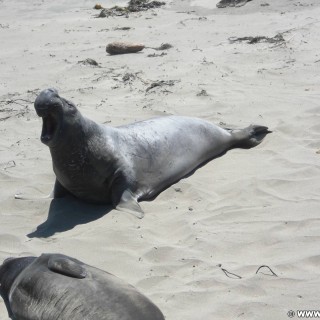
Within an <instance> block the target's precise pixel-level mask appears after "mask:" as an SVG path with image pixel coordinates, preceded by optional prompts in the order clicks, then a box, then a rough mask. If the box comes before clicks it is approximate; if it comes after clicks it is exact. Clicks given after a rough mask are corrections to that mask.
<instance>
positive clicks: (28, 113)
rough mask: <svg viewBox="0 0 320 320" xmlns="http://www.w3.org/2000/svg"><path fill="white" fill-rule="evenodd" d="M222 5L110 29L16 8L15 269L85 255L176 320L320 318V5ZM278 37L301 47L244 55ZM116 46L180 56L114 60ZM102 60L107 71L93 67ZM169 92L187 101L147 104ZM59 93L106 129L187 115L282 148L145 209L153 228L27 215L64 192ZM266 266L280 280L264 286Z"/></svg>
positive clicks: (8, 62)
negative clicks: (57, 168)
mask: <svg viewBox="0 0 320 320" xmlns="http://www.w3.org/2000/svg"><path fill="white" fill-rule="evenodd" d="M217 2H218V1H217V0H210V1H209V0H203V1H202V0H201V1H200V0H194V1H187V0H185V1H183V0H176V1H172V2H168V3H167V5H166V6H165V7H163V8H160V9H156V10H151V11H148V12H143V13H135V14H132V15H130V16H129V18H125V17H110V18H104V19H96V18H94V16H95V15H96V14H97V13H98V11H96V10H93V9H92V7H93V6H94V4H95V1H85V0H78V1H69V0H68V1H66V0H65V1H49V0H42V1H40V0H33V1H29V0H20V1H11V0H0V7H1V10H0V22H1V25H0V39H1V50H0V74H1V78H0V100H1V101H0V133H1V137H0V179H1V193H0V208H1V210H0V221H1V222H0V262H2V261H3V259H5V258H7V257H9V256H23V255H39V254H41V253H42V252H59V253H63V254H67V255H71V256H73V257H76V258H78V259H80V260H83V261H84V262H86V263H88V264H91V265H93V266H96V267H99V268H101V269H104V270H106V271H109V272H111V273H113V274H115V275H117V276H118V277H120V278H122V279H123V280H125V281H127V282H129V283H131V284H133V285H134V286H136V287H137V288H138V289H140V290H141V291H142V292H143V293H144V294H146V295H147V296H148V297H150V298H151V299H152V300H153V301H154V302H155V303H156V304H157V305H158V306H159V307H160V309H161V310H162V311H163V313H164V314H165V316H166V319H167V320H179V319H184V320H195V319H197V320H198V319H238V318H239V319H287V312H288V310H291V309H292V310H297V309H317V308H319V298H320V294H319V286H320V277H319V276H320V268H319V265H320V251H319V229H320V220H319V208H320V184H319V181H320V166H319V157H320V154H319V149H320V142H319V138H320V134H319V129H320V125H319V123H320V121H319V98H320V96H319V89H320V87H319V83H320V72H319V70H320V69H319V65H320V51H319V43H320V33H319V27H320V19H319V17H320V3H319V1H318V0H304V1H298V0H278V1H268V0H263V1H262V0H253V1H251V2H249V3H248V4H247V5H245V6H243V7H240V8H227V9H217V8H216V7H215V5H216V3H217ZM112 3H115V2H110V1H108V2H107V1H105V2H103V3H102V4H103V5H104V6H111V5H112ZM266 3H268V4H269V5H268V6H267V5H265V4H266ZM122 27H131V29H130V30H126V31H125V30H115V28H122ZM277 33H282V35H283V38H284V39H285V42H283V43H266V42H262V43H256V44H248V43H246V42H235V43H230V42H229V40H228V39H229V38H230V37H246V36H267V37H274V36H275V35H276V34H277ZM112 41H131V42H138V43H143V44H145V45H146V46H150V47H157V46H159V45H161V43H170V44H172V45H173V46H174V48H172V49H170V50H167V51H163V52H165V53H167V55H163V56H158V57H157V56H156V57H148V55H149V54H153V53H156V54H161V52H156V51H154V50H152V49H144V50H143V51H142V52H141V53H137V54H129V55H119V56H109V55H108V54H106V52H105V46H106V44H107V43H109V42H112ZM87 58H91V59H94V60H96V61H97V62H98V63H99V64H100V66H99V67H93V66H91V65H85V64H82V63H78V62H79V61H83V60H85V59H87ZM126 74H131V77H130V76H129V80H127V81H125V80H124V79H123V77H124V76H125V75H126ZM126 78H128V75H127V77H125V79H126ZM160 80H164V81H169V80H174V85H172V86H162V87H155V88H153V89H151V90H149V91H148V92H146V89H147V88H148V87H149V86H150V85H151V84H152V83H153V82H154V81H160ZM47 87H55V88H57V89H58V90H59V92H60V94H61V95H62V96H64V97H66V98H68V99H70V100H73V101H74V102H75V103H76V104H77V105H78V106H79V109H80V110H81V112H82V113H83V114H84V115H86V116H88V117H90V118H92V119H94V120H96V121H97V122H100V123H102V122H104V123H107V124H110V125H120V124H126V123H130V122H133V121H136V120H141V119H146V118H149V117H152V116H157V115H168V114H175V115H188V116H196V117H200V118H203V119H207V120H210V121H213V122H215V123H218V124H219V123H221V124H222V125H226V126H232V127H244V126H247V125H249V124H251V123H257V124H262V125H268V126H269V127H270V128H271V129H272V130H273V131H274V133H273V134H271V135H269V136H267V137H266V138H265V140H264V141H263V143H262V144H261V145H259V146H258V147H256V148H254V149H251V150H242V149H235V150H232V151H230V152H228V153H227V154H226V155H224V156H223V157H221V158H219V159H216V160H214V161H212V162H210V163H208V164H207V165H206V166H204V167H202V168H201V169H199V170H198V171H197V172H196V173H195V174H194V175H192V176H191V177H189V178H187V179H184V180H181V181H180V182H179V183H177V184H176V185H174V186H172V187H170V188H169V189H167V190H166V191H165V192H163V193H162V194H161V195H160V196H158V197H157V198H156V199H155V200H154V201H152V202H143V203H142V204H141V206H142V208H143V209H144V210H145V212H146V215H145V218H144V219H142V220H138V219H136V218H135V217H133V216H131V215H128V214H126V213H122V212H117V211H115V210H112V211H111V212H109V213H108V214H107V215H104V213H105V208H104V207H102V206H101V207H96V206H91V205H87V204H83V203H81V202H79V201H76V200H70V199H68V200H66V199H61V200H55V201H51V200H42V201H19V200H14V198H13V195H14V194H15V193H16V192H17V191H20V192H23V193H29V194H31V193H34V194H36V195H40V194H43V195H44V194H47V193H49V192H50V189H51V187H52V183H53V181H54V175H53V172H52V169H51V158H50V154H49V150H48V148H47V147H46V146H44V145H43V144H41V142H40V140H39V136H40V131H41V119H39V118H38V117H37V116H36V113H35V111H34V109H33V101H34V99H35V97H36V94H37V93H38V92H39V91H40V90H42V89H45V88H47ZM202 90H205V91H202ZM201 91H202V93H205V92H206V93H207V95H205V94H202V95H198V94H199V93H200V92H201ZM48 213H49V218H48ZM38 226H39V227H38ZM37 228H38V229H37ZM262 265H267V266H269V267H270V268H271V269H272V270H273V271H274V272H275V273H276V275H277V276H275V275H272V273H271V272H270V271H269V270H268V269H267V268H264V269H261V270H260V272H258V274H256V271H257V269H258V268H259V267H260V266H262ZM228 272H231V273H232V274H231V273H228ZM0 319H7V312H6V309H5V306H4V304H3V302H2V300H1V301H0Z"/></svg>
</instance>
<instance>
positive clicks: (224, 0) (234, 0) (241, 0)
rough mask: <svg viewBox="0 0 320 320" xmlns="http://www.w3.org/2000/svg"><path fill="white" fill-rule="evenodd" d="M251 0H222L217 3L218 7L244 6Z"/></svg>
mask: <svg viewBox="0 0 320 320" xmlns="http://www.w3.org/2000/svg"><path fill="white" fill-rule="evenodd" d="M249 1H251V0H221V1H220V2H219V3H217V7H218V8H227V7H242V6H244V5H245V4H246V3H247V2H249Z"/></svg>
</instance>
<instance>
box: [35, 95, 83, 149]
mask: <svg viewBox="0 0 320 320" xmlns="http://www.w3.org/2000/svg"><path fill="white" fill-rule="evenodd" d="M34 108H35V109H36V112H37V115H38V116H39V117H41V118H42V121H43V124H42V133H41V142H42V143H44V144H46V145H47V146H49V147H53V146H54V145H55V144H56V143H57V142H58V138H59V136H60V134H61V131H62V130H63V123H65V122H66V121H67V120H68V118H71V119H72V118H73V117H74V115H75V114H76V113H77V108H76V107H75V105H74V104H73V103H72V102H70V101H67V100H66V99H64V98H61V97H60V96H59V94H58V91H57V90H55V89H46V90H43V91H41V92H40V94H39V95H38V97H37V98H36V101H35V102H34Z"/></svg>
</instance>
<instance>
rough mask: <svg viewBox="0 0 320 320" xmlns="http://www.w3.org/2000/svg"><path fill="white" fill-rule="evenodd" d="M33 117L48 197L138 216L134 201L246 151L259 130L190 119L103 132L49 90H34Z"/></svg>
mask: <svg viewBox="0 0 320 320" xmlns="http://www.w3.org/2000/svg"><path fill="white" fill-rule="evenodd" d="M35 110H36V112H37V114H38V115H39V116H40V117H42V118H43V129H42V134H41V141H42V142H43V143H44V144H46V145H48V147H49V148H50V152H51V156H52V162H53V170H54V173H55V174H56V183H55V188H54V192H53V196H54V197H56V198H57V197H62V196H64V195H66V194H67V193H71V194H72V195H74V196H75V197H77V198H80V199H83V200H86V201H89V202H95V203H111V204H113V206H114V207H115V208H117V209H120V210H124V211H129V212H132V213H134V214H136V215H137V216H138V217H142V216H143V213H142V210H141V208H140V206H139V204H138V201H141V200H146V199H151V198H153V197H154V196H156V195H157V194H158V193H159V192H161V191H162V190H164V189H165V188H167V187H169V186H170V185H171V184H173V183H174V182H176V181H178V180H179V179H181V178H182V177H184V176H185V175H187V174H188V173H190V172H192V171H193V170H194V169H196V168H197V167H198V166H200V165H201V164H203V163H205V162H206V161H208V160H210V159H212V158H214V157H216V156H218V155H221V154H222V153H224V152H226V151H227V150H229V149H231V148H234V147H244V148H250V147H253V146H255V145H257V144H258V143H260V141H261V139H262V138H263V137H264V136H265V135H266V133H268V132H269V131H268V130H267V127H263V126H250V127H248V128H245V129H243V130H237V131H232V130H225V129H222V128H220V127H218V126H216V125H214V124H212V123H210V122H208V121H204V120H201V119H197V118H189V117H179V116H167V117H159V118H153V119H150V120H146V121H141V122H136V123H133V124H129V125H125V126H121V127H110V126H106V125H100V124H97V123H95V122H94V121H92V120H89V119H87V118H85V117H83V116H82V115H81V113H80V112H79V111H78V110H77V108H76V107H75V105H74V104H73V103H72V102H70V101H67V100H66V99H64V98H62V97H60V96H59V95H58V92H57V91H56V90H54V89H47V90H44V91H42V92H41V93H40V94H39V96H38V97H37V99H36V101H35Z"/></svg>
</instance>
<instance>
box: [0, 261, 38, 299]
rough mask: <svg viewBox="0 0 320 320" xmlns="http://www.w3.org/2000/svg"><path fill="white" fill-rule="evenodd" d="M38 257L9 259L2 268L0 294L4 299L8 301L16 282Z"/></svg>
mask: <svg viewBox="0 0 320 320" xmlns="http://www.w3.org/2000/svg"><path fill="white" fill-rule="evenodd" d="M35 259H36V257H23V258H8V259H6V260H4V262H3V264H2V265H1V266H0V293H1V295H2V297H3V299H5V300H8V296H9V293H10V289H11V287H12V284H13V282H14V280H15V279H16V278H17V276H18V275H19V274H20V273H21V271H23V270H24V269H25V268H26V267H27V266H29V265H30V264H31V263H32V262H33V261H34V260H35Z"/></svg>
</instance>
